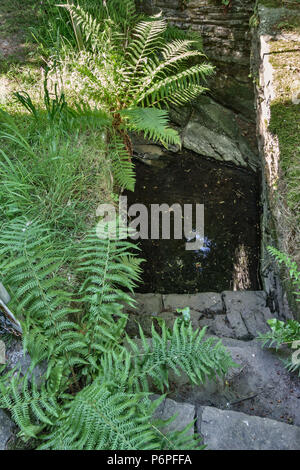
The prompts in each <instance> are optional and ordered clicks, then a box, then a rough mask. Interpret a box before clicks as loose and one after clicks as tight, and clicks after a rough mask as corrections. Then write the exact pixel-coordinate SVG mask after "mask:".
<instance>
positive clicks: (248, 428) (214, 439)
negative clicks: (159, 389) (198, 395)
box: [197, 406, 300, 450]
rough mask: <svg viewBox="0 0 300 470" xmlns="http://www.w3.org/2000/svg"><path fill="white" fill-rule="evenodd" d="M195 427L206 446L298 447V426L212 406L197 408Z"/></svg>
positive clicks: (209, 447) (286, 448)
mask: <svg viewBox="0 0 300 470" xmlns="http://www.w3.org/2000/svg"><path fill="white" fill-rule="evenodd" d="M197 430H198V433H200V434H201V435H202V436H203V438H204V444H205V445H207V449H209V450H299V449H300V428H299V427H298V426H291V425H288V424H285V423H280V422H278V421H275V420H272V419H267V418H260V417H258V416H249V415H246V414H245V413H238V412H235V411H227V410H219V409H217V408H213V407H207V406H204V407H200V408H199V409H198V420H197Z"/></svg>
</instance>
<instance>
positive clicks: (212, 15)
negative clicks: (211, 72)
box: [142, 0, 255, 120]
mask: <svg viewBox="0 0 300 470" xmlns="http://www.w3.org/2000/svg"><path fill="white" fill-rule="evenodd" d="M254 4H255V1H254V0H234V1H233V2H232V6H231V7H230V8H229V9H228V11H226V10H225V9H224V7H223V6H222V4H221V1H220V0H144V1H143V2H142V5H143V6H142V8H143V9H144V11H146V12H147V13H155V12H156V11H158V10H162V11H163V13H164V16H165V17H166V18H168V20H169V21H170V23H171V24H174V25H176V26H178V27H179V28H181V29H191V30H193V31H197V32H199V33H200V34H201V36H202V38H203V46H204V50H205V53H206V54H207V56H208V58H209V59H210V61H211V62H212V63H213V64H214V65H215V66H216V75H215V77H214V79H213V80H212V81H211V83H210V88H211V93H212V95H213V97H214V98H215V99H217V100H218V101H220V102H221V103H223V104H225V105H226V106H228V107H230V108H232V109H234V110H235V111H238V112H242V113H243V114H244V115H246V116H247V117H250V116H251V117H252V118H253V120H254V118H255V116H254V110H253V99H254V97H253V86H252V81H251V79H250V78H249V65H250V49H251V38H250V31H249V29H250V28H249V19H250V17H251V15H252V13H253V9H254Z"/></svg>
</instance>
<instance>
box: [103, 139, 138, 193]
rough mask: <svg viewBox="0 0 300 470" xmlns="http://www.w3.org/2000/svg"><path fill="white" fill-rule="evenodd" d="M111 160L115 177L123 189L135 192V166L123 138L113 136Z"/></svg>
mask: <svg viewBox="0 0 300 470" xmlns="http://www.w3.org/2000/svg"><path fill="white" fill-rule="evenodd" d="M108 151H109V154H108V156H109V158H110V159H111V166H112V172H113V176H114V178H115V179H116V182H117V183H118V184H119V186H120V187H121V188H124V189H128V190H129V191H134V187H135V173H134V164H133V163H132V161H131V156H130V154H129V152H128V150H127V149H126V148H125V145H124V143H123V141H122V140H121V138H119V137H118V136H116V135H112V136H111V139H110V142H109V148H108Z"/></svg>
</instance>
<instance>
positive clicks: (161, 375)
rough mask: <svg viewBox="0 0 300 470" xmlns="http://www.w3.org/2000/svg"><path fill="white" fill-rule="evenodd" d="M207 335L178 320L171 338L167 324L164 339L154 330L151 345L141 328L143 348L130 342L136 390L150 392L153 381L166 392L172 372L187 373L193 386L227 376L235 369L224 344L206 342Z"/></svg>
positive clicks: (213, 340) (128, 339)
mask: <svg viewBox="0 0 300 470" xmlns="http://www.w3.org/2000/svg"><path fill="white" fill-rule="evenodd" d="M205 331H206V329H205V328H203V329H202V330H201V331H200V330H196V331H193V328H192V325H191V324H189V325H188V326H186V325H185V324H184V323H181V322H180V320H179V319H177V320H176V322H175V324H174V327H173V332H172V334H171V335H169V334H168V329H167V328H166V325H165V324H163V325H162V334H161V335H159V334H158V333H157V332H156V331H155V329H154V326H152V338H151V340H150V341H149V340H147V338H146V337H145V336H144V333H143V331H142V329H141V328H140V336H141V344H139V345H137V344H135V343H134V341H133V340H131V339H130V338H127V341H128V343H129V345H130V348H131V351H132V357H133V361H134V368H133V369H134V370H135V371H138V373H137V374H136V377H135V378H134V379H132V381H133V383H134V387H136V388H137V390H139V389H142V390H148V387H149V384H148V377H150V378H151V380H152V381H153V383H154V384H155V386H156V387H158V388H159V389H161V390H162V391H163V389H164V387H168V374H169V370H172V371H173V372H174V373H175V374H176V375H178V376H179V375H180V373H181V372H183V371H184V372H185V373H186V374H187V375H188V377H189V379H190V380H191V382H192V383H194V384H201V383H203V382H205V380H206V379H214V378H215V377H216V375H220V376H223V375H224V374H225V373H226V372H227V371H228V370H229V368H230V367H235V366H236V364H235V363H234V362H233V361H232V359H231V356H230V355H229V353H228V352H227V351H226V349H225V348H224V346H223V345H222V343H221V341H217V340H216V339H215V338H207V339H205V340H204V339H203V338H204V335H205Z"/></svg>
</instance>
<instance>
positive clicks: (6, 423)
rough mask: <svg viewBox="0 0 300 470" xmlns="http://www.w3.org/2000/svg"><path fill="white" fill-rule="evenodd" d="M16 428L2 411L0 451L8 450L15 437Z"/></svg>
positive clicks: (0, 413) (0, 418)
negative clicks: (10, 441)
mask: <svg viewBox="0 0 300 470" xmlns="http://www.w3.org/2000/svg"><path fill="white" fill-rule="evenodd" d="M15 431H16V426H15V424H14V423H13V422H12V420H11V419H10V418H9V417H8V416H7V415H6V413H4V411H3V410H1V409H0V450H6V449H7V443H8V441H9V440H10V439H12V438H13V437H14V435H15Z"/></svg>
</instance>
